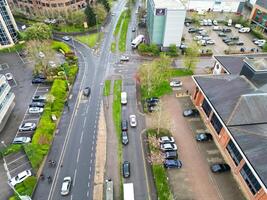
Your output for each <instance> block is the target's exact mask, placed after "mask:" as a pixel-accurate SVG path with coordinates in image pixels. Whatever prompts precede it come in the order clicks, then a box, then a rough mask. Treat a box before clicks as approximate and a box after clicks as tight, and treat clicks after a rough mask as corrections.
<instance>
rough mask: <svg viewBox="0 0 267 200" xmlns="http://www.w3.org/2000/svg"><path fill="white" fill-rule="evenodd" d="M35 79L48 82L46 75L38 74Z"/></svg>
mask: <svg viewBox="0 0 267 200" xmlns="http://www.w3.org/2000/svg"><path fill="white" fill-rule="evenodd" d="M33 78H39V79H43V80H46V76H45V75H44V74H36V75H35V76H34V77H33Z"/></svg>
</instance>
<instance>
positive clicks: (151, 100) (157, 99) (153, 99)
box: [146, 97, 159, 103]
mask: <svg viewBox="0 0 267 200" xmlns="http://www.w3.org/2000/svg"><path fill="white" fill-rule="evenodd" d="M146 102H147V103H153V102H157V103H158V102H159V98H158V97H150V98H147V99H146Z"/></svg>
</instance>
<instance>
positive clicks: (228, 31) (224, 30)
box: [222, 28, 232, 33]
mask: <svg viewBox="0 0 267 200" xmlns="http://www.w3.org/2000/svg"><path fill="white" fill-rule="evenodd" d="M222 32H224V33H230V32H232V29H230V28H223V29H222Z"/></svg>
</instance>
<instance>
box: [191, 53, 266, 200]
mask: <svg viewBox="0 0 267 200" xmlns="http://www.w3.org/2000/svg"><path fill="white" fill-rule="evenodd" d="M215 59H216V62H215V66H214V74H217V75H196V76H193V80H194V82H195V86H196V88H195V92H194V94H193V95H192V100H193V102H194V104H195V105H196V107H197V108H198V109H199V111H200V113H201V116H202V118H203V120H204V121H205V123H206V125H207V127H208V128H209V130H210V131H211V134H212V135H213V138H214V141H215V143H216V145H217V146H218V148H219V149H220V151H221V153H222V155H223V156H224V158H225V160H226V162H227V163H228V164H229V165H230V166H231V170H232V173H233V174H234V177H235V178H236V180H237V181H238V183H239V184H240V186H241V188H242V190H243V191H244V193H245V194H246V196H247V197H248V199H253V200H255V199H257V200H267V157H266V155H267V112H266V111H267V57H256V58H246V57H244V56H243V57H242V56H240V57H232V56H221V57H219V58H218V57H217V58H215ZM218 60H219V61H218ZM222 63H223V64H222ZM218 64H219V65H218ZM219 68H220V69H219ZM219 71H220V73H218V72H219Z"/></svg>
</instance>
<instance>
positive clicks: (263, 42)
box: [254, 40, 266, 45]
mask: <svg viewBox="0 0 267 200" xmlns="http://www.w3.org/2000/svg"><path fill="white" fill-rule="evenodd" d="M265 42H266V40H256V41H254V44H256V45H259V44H265Z"/></svg>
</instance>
